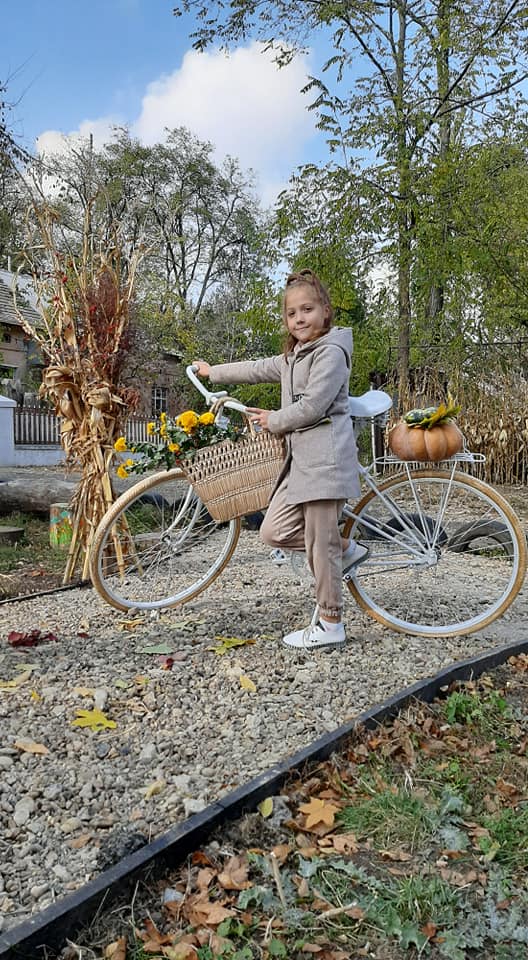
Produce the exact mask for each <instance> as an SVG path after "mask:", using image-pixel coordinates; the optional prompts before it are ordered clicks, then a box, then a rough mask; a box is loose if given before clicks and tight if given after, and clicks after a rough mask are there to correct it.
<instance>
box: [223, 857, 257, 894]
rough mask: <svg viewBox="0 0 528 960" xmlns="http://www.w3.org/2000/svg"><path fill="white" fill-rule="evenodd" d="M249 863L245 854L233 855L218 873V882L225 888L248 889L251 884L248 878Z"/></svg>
mask: <svg viewBox="0 0 528 960" xmlns="http://www.w3.org/2000/svg"><path fill="white" fill-rule="evenodd" d="M248 870H249V864H248V862H247V859H246V857H245V856H239V857H231V858H230V860H228V861H227V863H226V864H225V865H224V869H223V870H222V872H221V873H219V874H218V882H219V883H221V884H222V886H223V887H224V889H225V890H247V888H248V887H250V886H251V883H250V881H249V880H248V878H247V875H248Z"/></svg>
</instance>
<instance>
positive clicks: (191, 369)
mask: <svg viewBox="0 0 528 960" xmlns="http://www.w3.org/2000/svg"><path fill="white" fill-rule="evenodd" d="M196 370H197V367H195V366H194V365H193V364H192V363H191V364H189V366H188V367H186V368H185V373H186V374H187V376H188V378H189V380H190V381H191V383H192V385H193V387H196V389H197V390H198V391H199V392H200V393H201V394H202V396H203V397H205V400H206V403H208V404H209V405H210V406H212V405H213V403H214V402H215V400H221V399H222V397H227V396H228V393H227V390H218V391H217V393H212V392H211V391H210V390H207V388H206V387H204V385H203V383H202V382H201V380H199V379H198V377H197V376H196V373H195V371H196ZM224 406H226V407H227V408H228V409H229V410H238V411H239V413H246V411H247V407H246V406H245V405H244V404H243V403H239V402H238V400H226V402H225V404H224Z"/></svg>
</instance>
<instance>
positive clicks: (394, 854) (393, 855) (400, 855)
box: [380, 849, 412, 863]
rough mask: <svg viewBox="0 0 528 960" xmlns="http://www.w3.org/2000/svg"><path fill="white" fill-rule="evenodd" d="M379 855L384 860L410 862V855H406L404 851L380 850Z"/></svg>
mask: <svg viewBox="0 0 528 960" xmlns="http://www.w3.org/2000/svg"><path fill="white" fill-rule="evenodd" d="M380 854H381V856H382V857H383V859H384V860H398V861H399V862H400V863H406V862H407V861H408V860H412V853H408V852H407V851H406V850H398V849H394V850H380Z"/></svg>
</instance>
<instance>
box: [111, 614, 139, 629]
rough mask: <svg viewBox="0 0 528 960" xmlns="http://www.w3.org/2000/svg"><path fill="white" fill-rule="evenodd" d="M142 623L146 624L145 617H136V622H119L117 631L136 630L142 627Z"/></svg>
mask: <svg viewBox="0 0 528 960" xmlns="http://www.w3.org/2000/svg"><path fill="white" fill-rule="evenodd" d="M142 623H145V617H135V618H134V620H118V621H117V629H118V630H135V629H136V627H140V626H141V624H142Z"/></svg>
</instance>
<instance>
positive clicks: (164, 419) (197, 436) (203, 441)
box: [114, 410, 242, 479]
mask: <svg viewBox="0 0 528 960" xmlns="http://www.w3.org/2000/svg"><path fill="white" fill-rule="evenodd" d="M147 434H148V436H149V437H150V438H151V439H150V441H146V442H144V443H134V444H129V443H128V441H127V440H126V437H119V439H118V440H117V441H116V442H115V444H114V450H116V451H117V452H118V453H131V454H135V455H136V456H135V457H129V458H127V459H126V460H125V462H124V463H121V464H120V465H119V467H118V468H117V475H118V477H121V478H122V479H125V478H126V477H128V476H129V475H130V474H131V473H146V472H147V471H149V470H163V469H166V470H170V469H171V468H172V467H180V466H182V464H184V463H186V462H189V461H192V459H193V458H194V457H195V456H196V453H197V451H198V450H201V449H203V448H204V447H210V446H211V445H212V444H215V443H219V442H221V441H225V440H232V441H236V440H238V439H239V437H240V436H241V435H242V427H241V426H240V425H238V424H233V423H231V422H230V421H228V420H227V419H222V423H221V424H220V423H217V422H216V421H215V415H214V413H212V412H211V411H207V413H201V414H198V413H195V412H194V410H186V411H185V412H184V413H180V414H179V416H177V417H176V418H175V419H174V420H172V419H169V418H168V416H167V414H166V413H162V414H161V415H160V420H159V423H155V422H151V423H148V424H147ZM137 454H139V456H137Z"/></svg>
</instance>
